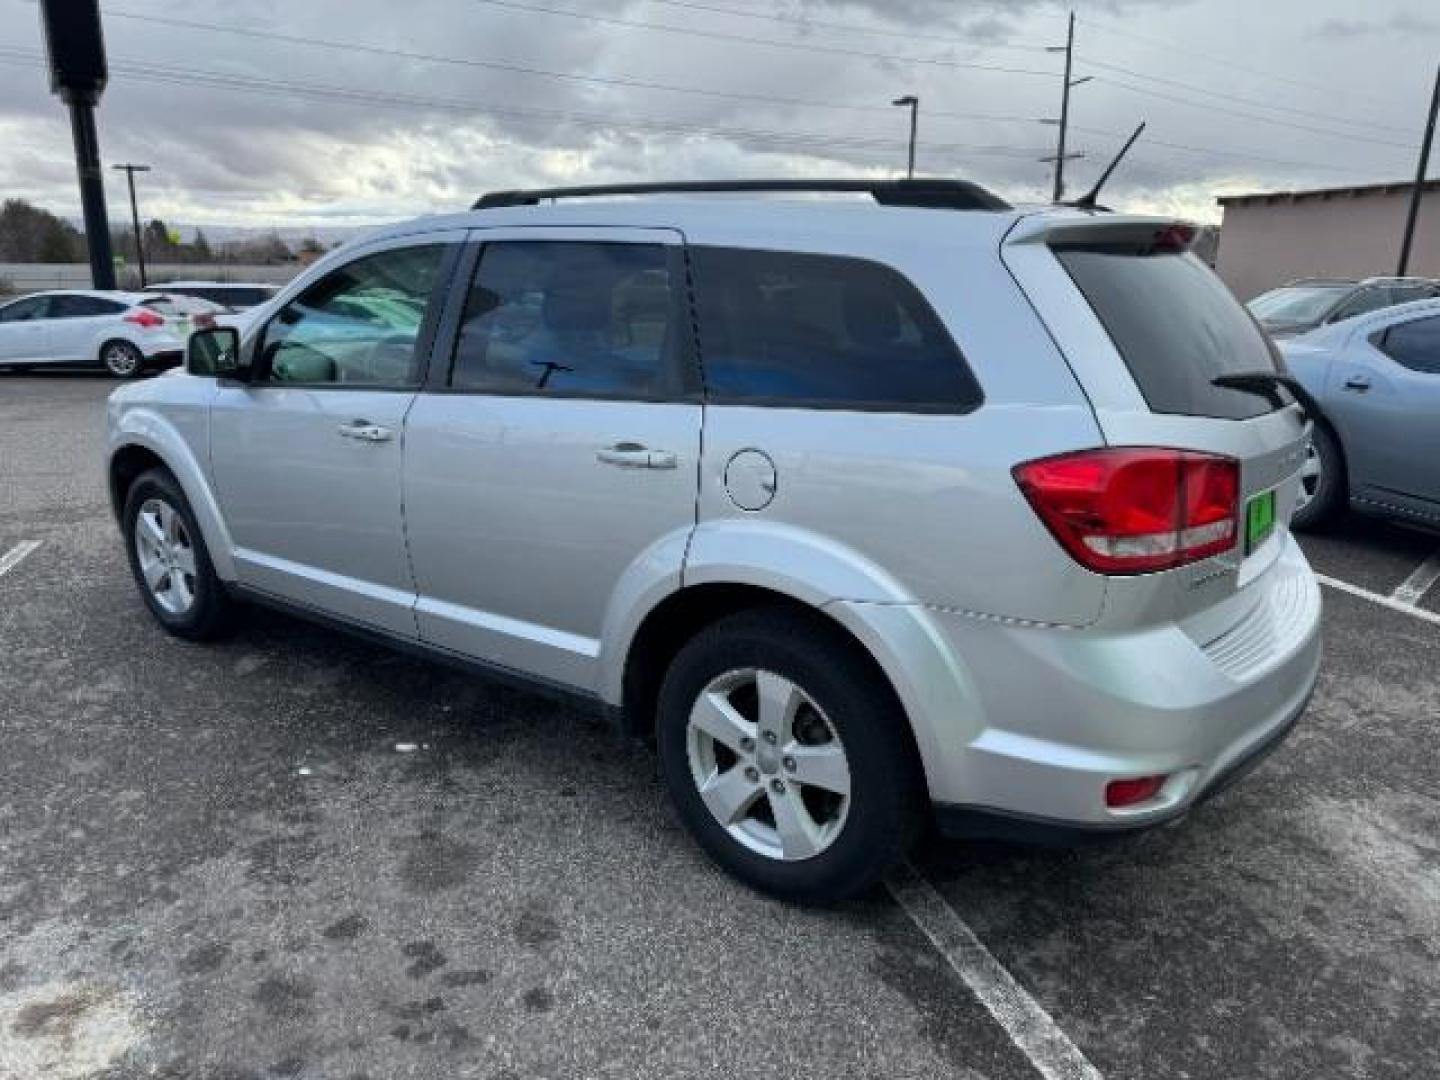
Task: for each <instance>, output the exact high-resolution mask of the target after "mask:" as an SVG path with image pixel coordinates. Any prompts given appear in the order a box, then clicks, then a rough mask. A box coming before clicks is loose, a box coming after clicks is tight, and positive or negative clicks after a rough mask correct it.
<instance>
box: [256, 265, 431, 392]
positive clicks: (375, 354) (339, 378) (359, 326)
mask: <svg viewBox="0 0 1440 1080" xmlns="http://www.w3.org/2000/svg"><path fill="white" fill-rule="evenodd" d="M444 254H445V245H444V244H423V245H417V246H415V247H404V248H395V249H392V250H390V251H382V252H380V253H378V254H375V255H367V256H364V257H363V258H359V259H356V260H355V261H354V262H351V263H347V264H346V265H345V266H342V267H340V268H339V269H337V270H333V271H331V272H330V273H329V274H326V275H325V276H324V277H322V278H321V279H320V280H319V281H317V282H315V283H314V284H313V285H311V286H310V287H309V288H308V289H306V290H305V291H304V292H303V293H301V294H300V295H299V296H297V297H296V298H295V299H294V300H291V301H290V302H289V303H288V304H286V305H285V306H284V307H283V308H281V309H280V311H279V312H277V313H276V315H275V317H274V318H273V319H272V320H271V321H270V323H269V324H268V325H267V326H266V327H265V331H264V336H263V338H262V339H261V344H260V353H259V357H260V370H261V372H262V373H263V375H264V377H265V378H266V379H267V380H268V381H269V382H273V383H305V384H310V385H315V384H320V385H327V384H335V385H341V386H394V387H408V386H416V385H418V384H419V381H420V379H419V367H420V365H419V357H418V356H417V355H416V342H417V341H418V340H419V337H420V328H421V325H422V324H423V323H424V321H425V314H426V312H427V311H428V310H429V308H430V305H431V302H432V297H433V295H434V292H435V285H436V281H437V280H438V278H439V277H440V265H441V260H442V259H443V258H444Z"/></svg>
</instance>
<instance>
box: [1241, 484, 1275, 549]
mask: <svg viewBox="0 0 1440 1080" xmlns="http://www.w3.org/2000/svg"><path fill="white" fill-rule="evenodd" d="M1274 531H1275V492H1274V491H1266V492H1264V493H1262V494H1260V495H1256V496H1255V497H1254V498H1253V499H1251V500H1250V501H1249V502H1248V503H1246V504H1245V554H1247V555H1248V554H1250V552H1252V551H1254V550H1255V549H1256V548H1258V547H1259V546H1260V545H1261V544H1263V543H1264V542H1265V541H1266V540H1268V539H1269V538H1270V534H1271V533H1272V532H1274Z"/></svg>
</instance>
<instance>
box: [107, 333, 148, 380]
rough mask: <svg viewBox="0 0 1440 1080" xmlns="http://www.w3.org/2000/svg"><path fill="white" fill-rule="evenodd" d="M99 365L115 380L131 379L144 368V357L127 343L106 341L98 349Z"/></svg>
mask: <svg viewBox="0 0 1440 1080" xmlns="http://www.w3.org/2000/svg"><path fill="white" fill-rule="evenodd" d="M100 363H101V364H102V365H104V367H105V370H106V371H108V372H109V373H110V374H111V375H114V376H115V377H116V378H117V379H133V378H134V377H135V376H136V375H139V374H140V371H141V369H142V368H144V366H145V356H144V354H142V353H141V352H140V350H139V349H137V348H136V347H135V346H134V345H131V344H130V342H128V341H107V342H106V343H105V344H104V345H102V346H101V347H100Z"/></svg>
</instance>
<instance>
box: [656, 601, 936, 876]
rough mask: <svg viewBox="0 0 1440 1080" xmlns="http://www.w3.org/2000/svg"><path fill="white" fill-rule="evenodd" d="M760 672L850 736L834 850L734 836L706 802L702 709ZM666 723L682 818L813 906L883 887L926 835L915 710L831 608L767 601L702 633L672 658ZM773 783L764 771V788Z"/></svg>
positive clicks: (666, 753) (662, 737)
mask: <svg viewBox="0 0 1440 1080" xmlns="http://www.w3.org/2000/svg"><path fill="white" fill-rule="evenodd" d="M750 668H754V669H758V670H761V671H766V672H773V673H775V674H778V675H780V676H782V677H783V678H785V679H787V680H789V681H790V682H792V683H793V684H795V685H796V686H797V687H799V688H800V689H801V691H803V693H804V694H805V695H806V696H808V697H809V698H810V699H812V700H813V702H814V704H815V705H816V706H818V708H819V710H820V711H821V713H823V717H824V719H825V720H828V722H829V726H830V727H832V728H833V729H834V734H835V735H838V738H839V740H840V742H841V744H843V749H844V754H845V758H846V763H847V766H848V769H849V780H850V794H849V807H848V811H847V812H846V813H845V814H844V816H843V824H840V825H839V832H838V833H837V834H836V835H835V836H834V839H833V841H831V842H830V843H829V846H828V847H825V848H824V849H823V850H821V851H820V852H819V854H816V855H813V856H811V857H808V858H804V859H801V860H799V861H783V860H782V859H781V858H779V857H776V856H772V855H766V854H762V853H760V852H758V851H755V850H751V848H750V847H747V846H746V845H745V844H744V843H742V842H741V841H740V840H738V839H737V838H736V837H735V836H732V835H731V833H730V832H729V831H728V830H727V829H726V828H725V826H723V825H721V824H720V822H719V820H718V819H717V818H716V817H715V815H714V814H712V813H711V811H710V809H709V807H707V806H706V804H705V802H704V800H703V799H702V798H701V795H700V792H699V789H698V787H697V782H696V779H695V777H694V774H693V773H692V771H691V765H690V750H689V720H690V712H691V708H692V706H693V705H694V703H695V702H696V700H697V699H698V698H699V696H700V694H701V692H702V691H703V690H704V689H705V688H706V687H707V686H709V685H710V684H711V682H712V680H715V679H717V678H719V677H721V676H723V675H725V674H726V673H727V672H733V671H736V670H737V669H750ZM657 719H658V724H657V735H658V742H659V751H660V764H661V770H662V772H663V774H664V778H665V782H666V786H667V787H668V789H669V791H670V796H671V799H672V800H673V802H674V804H675V808H676V810H677V812H678V814H679V816H680V819H681V821H682V822H683V823H684V824H685V826H686V828H687V829H689V831H690V832H691V834H692V835H693V836H694V837H695V839H696V840H697V841H698V842H699V844H700V846H701V847H702V848H704V850H705V851H706V853H707V854H708V855H709V856H710V857H711V858H712V859H713V860H714V861H715V862H716V863H718V864H719V865H720V866H721V867H722V868H724V869H725V870H727V871H729V872H730V873H731V874H733V875H734V876H735V877H737V878H739V879H740V880H741V881H744V882H746V883H747V884H749V885H751V886H753V887H754V888H757V889H760V890H761V891H763V892H767V893H770V894H772V895H774V896H777V897H780V898H782V899H785V900H792V901H798V902H802V903H810V904H829V903H835V902H838V901H841V900H844V899H847V898H849V897H852V896H855V895H856V894H858V893H860V892H863V891H864V890H866V889H868V888H869V887H871V886H872V885H874V884H875V883H876V882H877V881H878V880H879V879H880V878H881V877H882V875H883V874H884V873H885V871H886V870H888V869H889V868H890V867H891V866H892V865H894V864H895V863H896V862H897V861H899V860H900V859H901V858H902V857H903V856H904V855H905V853H906V852H907V851H908V850H909V848H910V846H911V844H912V843H913V842H914V840H915V838H916V837H917V835H918V834H919V831H920V826H921V824H922V822H923V820H924V813H923V811H924V806H925V783H924V774H923V772H922V770H921V767H920V762H919V758H918V755H917V753H916V751H915V749H914V744H913V741H912V739H911V736H910V731H909V728H908V725H907V721H906V718H905V715H904V712H903V710H902V709H901V707H900V704H899V702H898V701H897V700H896V698H895V694H894V692H893V690H892V689H891V687H890V686H889V684H888V683H887V682H886V680H885V679H884V677H883V675H882V674H881V673H880V672H879V671H878V670H877V669H876V668H875V666H874V664H873V662H872V661H871V659H870V657H869V656H867V655H866V654H865V653H864V651H863V650H862V649H861V648H860V647H859V646H858V645H857V644H856V643H855V642H854V641H853V640H852V639H851V638H849V636H848V635H846V634H845V633H844V632H843V631H842V630H840V629H839V628H838V627H833V626H828V625H826V624H825V622H824V621H823V618H822V617H821V616H812V615H808V614H807V613H804V612H800V611H792V610H787V609H784V608H763V609H756V610H751V611H746V612H742V613H739V614H737V615H732V616H729V617H727V618H725V619H722V620H720V621H719V622H717V623H715V624H714V625H712V626H710V627H708V628H706V629H705V630H703V631H701V633H699V634H698V635H696V637H695V638H693V639H692V640H691V641H690V642H689V643H688V644H686V645H685V646H684V647H683V648H682V649H681V650H680V652H679V654H678V655H677V656H676V657H675V659H674V661H673V662H672V663H671V665H670V669H669V671H668V672H667V673H666V675H665V679H664V682H663V684H662V686H661V689H660V697H659V705H658V718H657ZM737 762H738V759H737ZM787 762H788V759H787ZM731 767H732V768H738V767H739V765H738V764H736V765H733V766H731ZM770 767H771V768H772V769H773V768H774V767H775V766H774V764H773V761H772V762H771V766H770ZM786 767H787V768H788V767H790V766H789V765H788V764H787V766H786ZM783 776H784V774H783V772H782V773H780V774H779V776H777V777H776V778H777V779H780V778H783ZM773 783H774V780H770V781H765V780H764V778H763V776H762V787H763V785H764V784H773ZM801 790H804V789H803V787H797V788H796V791H797V792H799V791H801ZM764 798H765V799H766V800H767V801H768V800H769V798H770V796H769V795H768V794H765V795H764ZM757 805H758V803H757ZM772 805H773V804H772Z"/></svg>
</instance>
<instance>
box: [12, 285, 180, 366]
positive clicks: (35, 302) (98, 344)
mask: <svg viewBox="0 0 1440 1080" xmlns="http://www.w3.org/2000/svg"><path fill="white" fill-rule="evenodd" d="M167 313H168V314H167ZM176 316H178V310H177V309H176V308H175V306H174V301H172V300H171V299H170V298H169V297H163V296H155V295H151V294H148V293H127V292H100V291H94V290H73V289H72V290H63V291H54V292H42V293H33V294H31V295H30V296H26V297H22V298H21V299H19V300H14V301H11V302H10V303H8V304H6V305H5V306H4V307H0V367H5V368H9V369H11V370H12V371H13V370H17V369H18V370H21V371H24V370H26V369H28V368H31V367H39V366H41V365H46V366H54V365H69V366H75V367H95V366H99V367H103V368H104V369H105V370H106V371H108V372H110V374H111V375H114V376H115V377H116V378H117V379H129V378H132V377H134V376H136V375H139V374H140V373H141V372H142V371H144V370H145V369H146V368H147V367H172V366H174V365H175V364H178V363H179V362H180V360H181V358H182V356H183V354H184V350H185V334H186V333H187V332H188V329H189V327H188V326H187V325H185V324H183V323H182V322H181V320H180V319H179V318H178V317H176Z"/></svg>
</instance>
